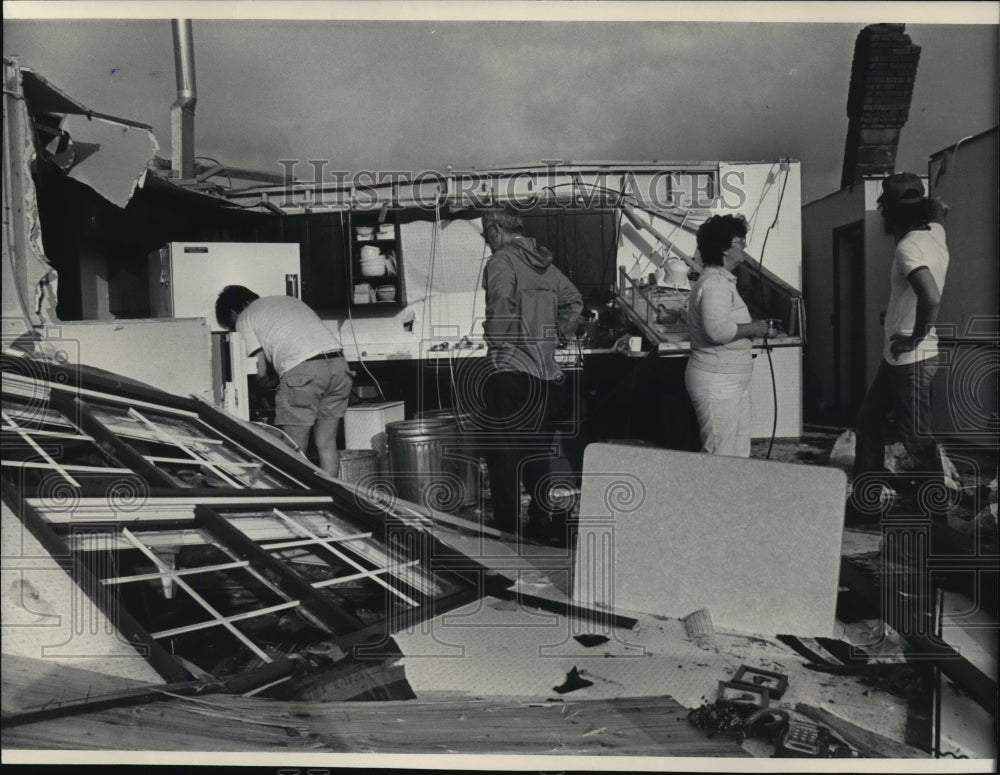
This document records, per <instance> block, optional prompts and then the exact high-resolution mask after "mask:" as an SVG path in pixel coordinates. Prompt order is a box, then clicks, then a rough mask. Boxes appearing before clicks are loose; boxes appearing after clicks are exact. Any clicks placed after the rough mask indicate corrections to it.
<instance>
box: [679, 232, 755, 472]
mask: <svg viewBox="0 0 1000 775" xmlns="http://www.w3.org/2000/svg"><path fill="white" fill-rule="evenodd" d="M746 236H747V222H746V219H745V218H744V217H743V216H742V215H714V216H712V217H711V218H709V219H708V220H707V221H705V223H703V224H702V225H701V227H700V228H699V229H698V236H697V240H698V251H699V253H700V254H701V260H702V262H703V264H704V266H705V269H704V271H703V272H702V274H701V277H700V278H698V282H697V283H695V285H694V287H693V288H692V289H691V296H690V300H689V302H688V323H689V325H690V329H691V357H690V359H689V360H688V365H687V369H686V371H685V374H684V381H685V384H686V385H687V390H688V395H690V397H691V403H692V404H693V405H694V410H695V414H696V415H697V417H698V426H699V429H700V432H701V449H702V452H708V453H709V454H713V455H732V456H734V457H750V417H751V415H750V378H751V376H752V375H753V356H752V354H751V351H750V348H751V346H752V342H751V339H753V338H754V337H763V336H766V335H767V334H768V323H767V321H765V320H757V321H754V320H751V318H750V311H749V310H748V309H747V305H746V303H745V302H744V301H743V299H742V298H741V297H740V294H739V292H738V291H737V288H736V276H735V275H734V274H733V270H735V269H736V267H738V266H739V265H740V264H741V263H743V260H744V258H745V257H746V254H745V252H744V250H745V248H746V244H747V243H746Z"/></svg>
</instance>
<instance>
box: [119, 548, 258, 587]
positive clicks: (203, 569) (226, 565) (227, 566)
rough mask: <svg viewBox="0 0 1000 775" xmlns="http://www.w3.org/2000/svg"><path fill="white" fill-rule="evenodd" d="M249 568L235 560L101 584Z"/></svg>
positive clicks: (130, 577)
mask: <svg viewBox="0 0 1000 775" xmlns="http://www.w3.org/2000/svg"><path fill="white" fill-rule="evenodd" d="M192 545H193V544H192ZM249 567H250V563H249V562H247V561H246V560H234V561H233V562H223V563H219V564H218V565H205V566H199V567H197V568H180V569H177V568H173V569H171V570H168V571H159V572H157V573H138V574H136V575H134V576H115V577H114V578H109V579H101V583H102V584H107V585H114V584H128V583H130V582H132V581H156V580H157V579H166V578H170V577H172V576H194V575H197V574H199V573H214V572H216V571H220V570H232V569H233V568H249Z"/></svg>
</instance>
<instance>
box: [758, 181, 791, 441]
mask: <svg viewBox="0 0 1000 775" xmlns="http://www.w3.org/2000/svg"><path fill="white" fill-rule="evenodd" d="M783 163H784V164H786V165H787V166H786V167H785V177H784V180H782V182H781V191H780V192H779V193H778V204H777V206H776V207H775V208H774V219H773V220H772V221H771V225H770V226H768V227H767V231H765V232H764V242H763V243H762V244H761V246H760V258H758V259H757V288H758V292H759V294H760V302H761V304H763V302H764V251H765V250H766V249H767V238H768V237H769V236H770V235H771V231H772V230H773V229H774V227H775V226H777V224H778V216H779V214H780V213H781V203H782V202H783V201H784V199H785V187H786V186H787V185H788V177H789V175H791V169H792V167H791V164H789V163H788V162H787V161H785V162H783ZM779 169H780V167H779ZM757 207H758V209H759V208H760V204H759V203H758V206H757ZM764 352H765V354H766V355H767V365H768V368H769V369H770V371H771V398H772V405H773V409H774V416H773V417H772V419H771V440H770V442H769V443H768V445H767V454H766V455H765V456H764V459H765V460H770V459H771V452H772V451H773V450H774V439H775V436H777V433H778V384H777V380H776V379H775V377H774V361H773V360H772V358H771V345H770V342H769V341H768V338H767V336H766V335H765V337H764Z"/></svg>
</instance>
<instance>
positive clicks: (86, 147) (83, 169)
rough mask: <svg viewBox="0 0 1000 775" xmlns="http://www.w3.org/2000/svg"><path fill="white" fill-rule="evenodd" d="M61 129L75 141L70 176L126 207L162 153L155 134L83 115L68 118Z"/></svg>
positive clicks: (72, 143)
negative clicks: (152, 162) (157, 155)
mask: <svg viewBox="0 0 1000 775" xmlns="http://www.w3.org/2000/svg"><path fill="white" fill-rule="evenodd" d="M62 128H63V129H64V130H65V131H67V132H68V133H69V136H70V137H71V138H72V142H71V147H72V149H73V156H72V167H71V168H70V170H69V176H70V177H71V178H73V179H74V180H78V181H80V182H81V183H83V184H84V185H86V186H89V187H90V188H92V189H94V191H96V192H97V193H98V194H100V195H101V196H103V197H104V198H105V199H107V200H108V201H109V202H111V203H112V204H114V205H117V206H118V207H125V205H127V204H128V201H129V200H130V199H131V198H132V194H133V193H135V190H136V188H137V186H138V184H139V182H140V180H141V179H142V177H143V176H144V175H145V173H146V168H147V164H148V163H149V162H150V161H152V160H153V158H154V157H155V156H156V152H157V151H158V150H159V146H158V145H157V142H156V138H155V137H154V136H153V133H152V132H149V131H147V130H144V129H139V128H136V127H128V126H125V125H123V124H118V123H115V122H113V121H107V120H105V119H100V118H94V119H88V118H85V117H83V116H67V117H66V119H65V120H64V121H63V127H62Z"/></svg>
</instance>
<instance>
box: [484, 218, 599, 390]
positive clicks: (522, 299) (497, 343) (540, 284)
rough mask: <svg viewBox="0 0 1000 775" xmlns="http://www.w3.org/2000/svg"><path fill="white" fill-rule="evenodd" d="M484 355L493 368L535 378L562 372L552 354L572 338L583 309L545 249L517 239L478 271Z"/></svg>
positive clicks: (574, 288)
mask: <svg viewBox="0 0 1000 775" xmlns="http://www.w3.org/2000/svg"><path fill="white" fill-rule="evenodd" d="M483 289H484V290H485V291H486V320H485V321H484V322H483V333H484V337H485V339H486V342H487V344H488V345H489V354H488V357H489V358H491V360H492V363H493V367H494V368H495V369H496V370H497V371H519V372H524V373H527V374H532V375H534V376H536V377H539V378H540V379H545V380H551V379H555V378H556V377H557V376H559V374H560V373H561V370H560V368H559V365H558V364H557V363H556V361H555V358H554V353H555V350H556V347H557V346H558V344H559V342H560V341H566V340H569V339H571V338H572V337H573V334H574V332H575V331H576V324H577V321H578V320H579V318H580V313H581V312H582V311H583V300H582V298H581V297H580V292H579V291H578V290H577V289H576V287H575V286H574V285H573V283H571V282H570V281H569V280H568V279H567V277H566V275H564V274H563V273H562V272H560V271H559V270H558V269H556V267H555V266H553V264H552V254H551V253H550V252H549V251H548V249H547V248H544V247H542V246H540V245H536V244H535V240H534V239H533V238H531V237H518V238H517V239H515V240H512V241H511V242H508V243H507V244H506V245H503V246H502V247H501V248H500V249H499V250H497V252H496V253H494V254H493V255H492V256H491V257H490V260H489V261H488V262H487V264H486V269H485V271H484V272H483Z"/></svg>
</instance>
